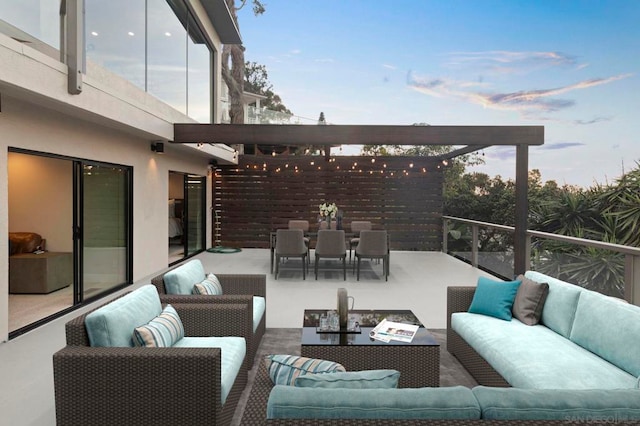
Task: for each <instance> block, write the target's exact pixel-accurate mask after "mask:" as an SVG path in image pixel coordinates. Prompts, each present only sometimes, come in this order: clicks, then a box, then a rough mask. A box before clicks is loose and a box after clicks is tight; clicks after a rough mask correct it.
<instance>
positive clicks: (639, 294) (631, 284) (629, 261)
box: [624, 254, 640, 305]
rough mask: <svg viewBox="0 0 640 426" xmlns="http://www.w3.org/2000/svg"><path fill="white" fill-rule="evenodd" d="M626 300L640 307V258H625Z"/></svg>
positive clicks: (630, 255)
mask: <svg viewBox="0 0 640 426" xmlns="http://www.w3.org/2000/svg"><path fill="white" fill-rule="evenodd" d="M624 298H625V299H626V301H627V302H629V303H633V304H634V305H640V256H634V255H633V254H627V255H626V256H625V258H624Z"/></svg>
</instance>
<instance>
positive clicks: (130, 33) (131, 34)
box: [127, 31, 135, 36]
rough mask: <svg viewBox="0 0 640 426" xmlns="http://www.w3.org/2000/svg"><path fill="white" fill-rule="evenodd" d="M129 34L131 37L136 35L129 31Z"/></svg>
mask: <svg viewBox="0 0 640 426" xmlns="http://www.w3.org/2000/svg"><path fill="white" fill-rule="evenodd" d="M127 34H129V35H130V36H134V35H135V33H134V32H133V31H129V32H128V33H127Z"/></svg>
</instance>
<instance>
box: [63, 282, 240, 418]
mask: <svg viewBox="0 0 640 426" xmlns="http://www.w3.org/2000/svg"><path fill="white" fill-rule="evenodd" d="M244 317H246V306H245V305H242V304H240V305H237V304H222V305H207V304H194V303H190V304H175V305H170V306H164V307H163V306H162V305H161V302H160V298H159V296H158V293H157V291H156V288H155V287H154V286H152V285H150V284H148V285H145V286H142V287H140V288H138V289H136V290H134V291H133V292H130V293H127V294H125V295H124V296H122V297H120V298H117V299H115V300H114V301H112V302H110V303H107V304H105V305H102V306H101V307H99V308H98V309H95V310H93V311H91V312H89V313H87V314H84V315H81V316H79V317H77V318H75V319H73V320H71V321H69V322H68V323H67V324H66V340H67V345H66V346H65V347H64V348H63V349H61V350H59V351H58V352H56V353H55V354H54V355H53V375H54V388H55V408H56V424H57V425H59V426H61V425H83V426H84V425H111V426H113V425H123V426H124V425H134V424H135V425H154V426H157V425H178V424H179V425H203V424H211V425H214V424H215V425H228V424H229V423H230V422H231V420H232V418H233V414H234V411H235V408H236V406H237V404H238V401H239V399H240V396H241V394H242V392H243V390H244V388H245V386H246V384H247V367H246V362H245V360H246V350H247V348H246V342H245V339H244V338H243V337H232V336H234V335H235V336H239V335H241V333H243V332H244V328H243V326H242V325H241V321H240V320H241V319H242V318H244ZM191 336H208V337H191ZM220 336H224V337H220Z"/></svg>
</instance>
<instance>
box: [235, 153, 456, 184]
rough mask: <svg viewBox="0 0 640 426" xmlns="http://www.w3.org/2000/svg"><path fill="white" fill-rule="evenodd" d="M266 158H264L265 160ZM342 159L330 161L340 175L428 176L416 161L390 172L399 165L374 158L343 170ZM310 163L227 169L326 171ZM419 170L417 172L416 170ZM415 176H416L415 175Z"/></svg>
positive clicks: (441, 164) (438, 164)
mask: <svg viewBox="0 0 640 426" xmlns="http://www.w3.org/2000/svg"><path fill="white" fill-rule="evenodd" d="M271 156H272V157H274V156H279V154H277V153H276V155H274V153H271ZM264 158H265V157H263V159H264ZM339 159H340V157H332V158H330V159H328V162H330V163H336V164H335V168H334V169H332V170H334V171H337V172H339V173H365V172H368V173H369V175H370V176H373V175H374V174H378V172H379V174H380V176H384V175H385V174H386V175H387V176H388V177H397V178H400V177H410V176H412V172H413V171H414V170H415V171H416V172H421V174H426V173H427V172H428V170H427V168H428V167H427V166H419V165H418V164H416V162H415V161H411V162H408V163H407V165H406V167H405V168H404V169H400V170H398V169H396V170H395V171H392V170H390V169H389V168H390V167H393V166H395V165H399V164H397V162H394V164H392V165H391V166H390V165H389V164H387V163H385V162H383V163H379V162H378V161H377V159H374V158H370V160H371V162H369V161H368V160H369V159H368V160H365V161H366V163H365V164H366V166H364V167H362V166H359V165H358V163H359V162H358V161H353V162H352V164H351V167H348V166H347V167H345V168H344V169H343V168H342V165H345V164H344V163H342V165H341V164H339V161H336V160H339ZM299 160H303V159H302V158H300V159H299ZM308 161H309V163H308V164H309V165H310V166H311V167H310V168H309V167H305V166H304V165H293V164H291V165H290V163H284V164H278V163H277V162H276V163H273V164H270V163H269V162H268V161H264V162H263V163H258V164H245V165H237V166H236V168H235V169H227V170H231V171H235V172H238V173H239V172H241V170H242V169H243V168H244V169H247V170H250V169H253V170H259V169H262V171H263V172H265V173H268V171H269V168H270V166H271V167H272V168H271V170H272V171H273V172H274V173H282V172H283V171H285V170H288V169H290V168H292V167H293V168H294V170H295V173H303V172H305V171H316V172H318V171H322V170H324V169H323V167H322V165H323V164H324V162H322V163H321V164H318V162H317V161H316V159H311V160H308ZM416 161H419V162H422V161H420V160H416ZM377 164H380V165H379V166H377V167H376V165H377ZM428 164H429V165H431V167H433V166H435V169H438V170H441V169H442V168H443V167H445V166H447V165H448V164H449V161H448V160H441V161H437V162H431V161H429V162H428ZM369 165H370V166H369ZM416 169H417V170H416ZM414 176H415V175H414Z"/></svg>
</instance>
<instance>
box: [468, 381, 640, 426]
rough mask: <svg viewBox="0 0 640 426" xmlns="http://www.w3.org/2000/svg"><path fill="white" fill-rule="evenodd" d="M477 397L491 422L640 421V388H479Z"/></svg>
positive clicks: (476, 390) (476, 391)
mask: <svg viewBox="0 0 640 426" xmlns="http://www.w3.org/2000/svg"><path fill="white" fill-rule="evenodd" d="M473 395H474V396H475V397H476V399H477V400H478V403H479V404H480V408H481V409H482V418H483V419H489V420H534V419H539V420H564V421H567V422H571V423H584V424H588V423H593V424H595V423H596V422H599V421H600V422H605V423H617V422H619V421H629V420H640V390H638V389H608V390H603V389H582V390H576V389H570V390H549V389H545V390H540V389H517V388H493V387H484V386H477V387H475V388H474V389H473Z"/></svg>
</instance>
